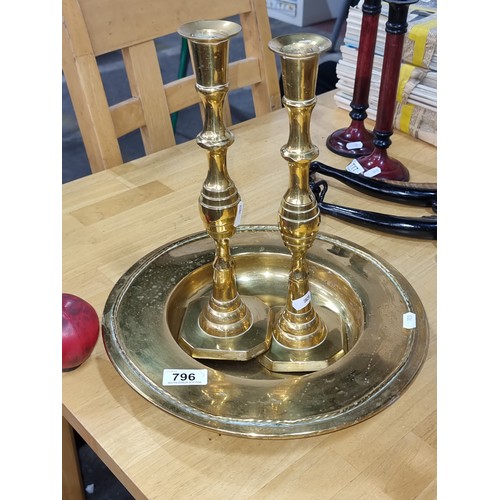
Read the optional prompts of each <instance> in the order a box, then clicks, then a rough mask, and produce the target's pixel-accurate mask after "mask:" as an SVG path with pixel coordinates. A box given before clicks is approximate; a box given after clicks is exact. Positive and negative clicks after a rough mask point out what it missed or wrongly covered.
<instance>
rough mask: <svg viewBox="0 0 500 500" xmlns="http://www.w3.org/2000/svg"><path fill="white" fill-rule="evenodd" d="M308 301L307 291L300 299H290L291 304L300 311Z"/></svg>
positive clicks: (308, 293)
mask: <svg viewBox="0 0 500 500" xmlns="http://www.w3.org/2000/svg"><path fill="white" fill-rule="evenodd" d="M309 302H311V292H307V293H306V294H305V295H304V296H303V297H300V299H295V300H292V306H293V308H294V309H295V310H296V311H300V310H301V309H303V308H304V307H306V306H307V304H309Z"/></svg>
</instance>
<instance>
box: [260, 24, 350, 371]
mask: <svg viewBox="0 0 500 500" xmlns="http://www.w3.org/2000/svg"><path fill="white" fill-rule="evenodd" d="M330 46H331V42H330V40H328V39H327V38H325V37H323V36H320V35H316V34H308V33H305V34H301V33H298V34H293V35H284V36H280V37H277V38H274V39H273V40H271V42H270V43H269V48H270V49H271V50H272V51H273V52H275V53H276V54H278V55H279V56H280V58H281V67H282V73H283V88H284V97H283V104H284V106H285V108H286V109H287V111H288V116H289V125H290V128H289V138H288V143H287V144H285V145H284V146H283V147H282V148H281V156H282V157H283V158H284V159H285V160H286V161H287V162H288V167H289V170H290V176H289V186H288V190H287V191H286V193H285V194H284V196H283V199H282V201H281V207H280V210H279V230H280V234H281V237H282V239H283V242H284V244H285V246H286V247H287V249H288V250H289V251H290V253H291V267H290V273H289V279H288V291H287V296H286V304H285V307H282V308H280V307H278V308H272V309H271V312H270V322H269V325H270V327H269V328H270V330H271V332H272V341H271V347H270V348H269V350H268V351H267V352H265V353H264V354H262V355H261V356H259V358H258V360H259V361H260V363H261V364H262V365H264V366H265V367H266V368H267V369H269V370H271V371H276V372H308V371H317V370H321V369H322V368H325V367H327V366H328V365H330V364H331V363H333V362H334V361H335V360H336V359H339V357H341V356H343V354H344V339H343V334H342V325H341V319H340V317H339V316H337V315H336V314H334V313H333V312H332V311H328V312H323V311H322V314H321V315H320V314H318V312H317V311H316V310H315V309H314V307H313V297H312V293H311V290H310V289H309V279H308V265H307V258H306V253H307V250H308V249H309V248H310V247H311V245H312V244H313V242H314V239H315V237H316V234H317V233H318V230H319V226H320V212H319V209H318V206H317V203H316V199H315V197H314V195H313V193H312V192H311V189H310V188H309V165H310V163H311V161H312V160H314V159H315V158H316V157H317V156H318V154H319V150H318V148H317V146H315V145H313V144H312V142H311V137H310V121H311V113H312V110H313V108H314V106H315V104H316V95H315V89H316V81H317V74H318V62H319V55H320V54H321V53H322V52H324V51H326V50H328V49H329V48H330ZM324 314H326V315H328V318H326V317H324V316H323V315H324ZM327 325H328V326H327Z"/></svg>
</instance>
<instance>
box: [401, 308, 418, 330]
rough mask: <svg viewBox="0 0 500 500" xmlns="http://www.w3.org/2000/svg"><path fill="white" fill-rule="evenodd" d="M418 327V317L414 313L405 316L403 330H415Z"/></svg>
mask: <svg viewBox="0 0 500 500" xmlns="http://www.w3.org/2000/svg"><path fill="white" fill-rule="evenodd" d="M416 326H417V315H416V314H415V313H412V312H407V313H405V314H403V328H415V327H416Z"/></svg>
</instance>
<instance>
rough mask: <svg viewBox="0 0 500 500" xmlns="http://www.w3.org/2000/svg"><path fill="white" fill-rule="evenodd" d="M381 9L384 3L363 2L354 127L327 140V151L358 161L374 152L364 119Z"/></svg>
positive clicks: (369, 0)
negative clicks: (359, 158)
mask: <svg viewBox="0 0 500 500" xmlns="http://www.w3.org/2000/svg"><path fill="white" fill-rule="evenodd" d="M381 10H382V0H365V2H364V3H363V8H362V11H363V17H362V21H361V32H360V37H359V49H358V59H357V62H356V76H355V80H354V91H353V98H352V102H351V110H352V111H351V112H350V113H349V116H350V117H351V124H350V126H349V127H347V128H341V129H339V130H336V131H335V132H333V133H332V134H331V135H330V136H329V137H328V139H327V140H326V146H327V148H328V149H329V150H330V151H333V152H334V153H336V154H338V155H340V156H347V157H348V158H358V157H359V156H362V155H368V154H370V153H371V152H372V151H373V143H372V139H373V134H372V133H371V132H370V131H368V130H366V128H365V125H364V120H365V118H366V117H367V114H366V110H367V109H368V98H369V94H370V81H371V77H372V69H373V56H374V53H375V44H376V41H377V31H378V21H379V15H380V11H381Z"/></svg>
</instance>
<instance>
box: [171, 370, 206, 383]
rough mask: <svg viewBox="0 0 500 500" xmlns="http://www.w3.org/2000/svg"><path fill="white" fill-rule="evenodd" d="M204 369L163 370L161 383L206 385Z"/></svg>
mask: <svg viewBox="0 0 500 500" xmlns="http://www.w3.org/2000/svg"><path fill="white" fill-rule="evenodd" d="M207 383H208V375H207V370H206V369H201V370H183V369H179V370H171V369H165V370H163V385H207Z"/></svg>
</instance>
